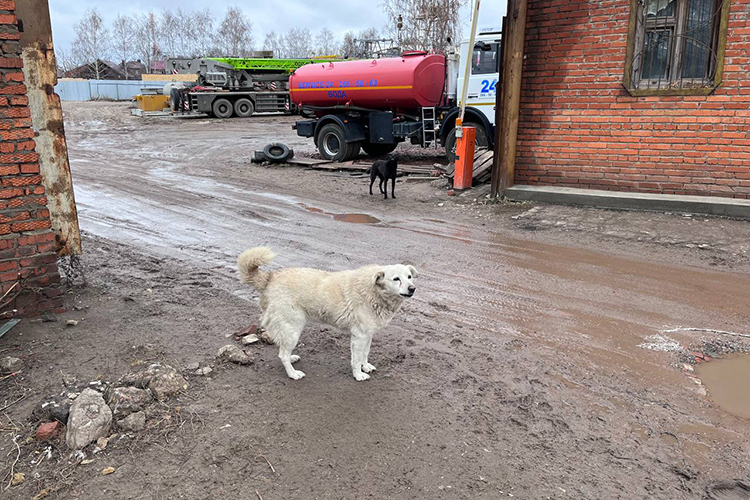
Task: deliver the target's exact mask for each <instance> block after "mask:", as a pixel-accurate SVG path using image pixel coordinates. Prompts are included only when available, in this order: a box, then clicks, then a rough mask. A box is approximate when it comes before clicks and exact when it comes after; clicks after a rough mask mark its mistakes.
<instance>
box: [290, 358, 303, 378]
mask: <svg viewBox="0 0 750 500" xmlns="http://www.w3.org/2000/svg"><path fill="white" fill-rule="evenodd" d="M297 361H299V356H297V355H296V354H292V359H291V362H292V363H296V362H297ZM302 376H303V377H304V374H303V375H302Z"/></svg>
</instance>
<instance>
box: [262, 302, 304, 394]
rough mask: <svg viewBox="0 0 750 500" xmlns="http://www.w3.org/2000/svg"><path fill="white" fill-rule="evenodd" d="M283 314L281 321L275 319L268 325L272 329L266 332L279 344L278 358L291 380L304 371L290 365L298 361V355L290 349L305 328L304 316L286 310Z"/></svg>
mask: <svg viewBox="0 0 750 500" xmlns="http://www.w3.org/2000/svg"><path fill="white" fill-rule="evenodd" d="M285 316H286V317H285V318H284V319H283V321H282V320H277V321H275V322H274V323H273V325H269V326H271V327H272V329H273V331H269V332H268V333H269V334H270V335H271V338H272V339H274V341H275V342H276V343H277V344H278V345H279V359H280V360H281V364H282V365H284V370H286V374H287V375H288V376H289V378H291V379H293V380H299V379H301V378H302V377H304V376H305V373H304V372H302V371H300V370H295V369H294V367H293V366H292V363H295V362H297V361H299V356H297V355H296V354H292V351H293V350H294V348H295V347H297V342H298V341H299V336H300V334H301V333H302V330H303V329H304V328H305V317H304V315H303V314H300V315H293V314H291V311H287V312H286V314H285ZM293 316H298V317H293Z"/></svg>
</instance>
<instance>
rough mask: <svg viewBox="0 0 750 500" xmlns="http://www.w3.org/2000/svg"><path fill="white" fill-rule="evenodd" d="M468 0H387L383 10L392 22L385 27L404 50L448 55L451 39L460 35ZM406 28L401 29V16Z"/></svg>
mask: <svg viewBox="0 0 750 500" xmlns="http://www.w3.org/2000/svg"><path fill="white" fill-rule="evenodd" d="M465 3H466V0H383V3H382V4H381V6H382V8H383V11H384V12H385V14H386V15H387V16H388V18H389V20H390V22H389V23H388V24H387V25H386V26H385V32H386V33H387V35H388V36H390V37H391V38H393V39H395V40H397V41H398V43H399V44H400V45H401V47H402V48H404V49H411V50H426V51H430V52H438V53H444V52H445V51H446V50H447V49H448V47H449V43H448V39H449V38H450V39H453V40H457V39H458V35H459V34H460V28H461V22H460V10H461V7H462V6H463V5H464V4H465ZM399 16H401V17H402V22H403V28H402V29H401V30H399V29H398V27H397V23H398V17H399Z"/></svg>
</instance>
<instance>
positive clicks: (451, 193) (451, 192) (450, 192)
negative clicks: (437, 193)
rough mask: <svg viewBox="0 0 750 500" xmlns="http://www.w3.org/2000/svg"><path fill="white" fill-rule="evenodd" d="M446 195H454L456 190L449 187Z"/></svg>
mask: <svg viewBox="0 0 750 500" xmlns="http://www.w3.org/2000/svg"><path fill="white" fill-rule="evenodd" d="M448 196H456V192H455V191H454V190H452V189H451V190H449V191H448Z"/></svg>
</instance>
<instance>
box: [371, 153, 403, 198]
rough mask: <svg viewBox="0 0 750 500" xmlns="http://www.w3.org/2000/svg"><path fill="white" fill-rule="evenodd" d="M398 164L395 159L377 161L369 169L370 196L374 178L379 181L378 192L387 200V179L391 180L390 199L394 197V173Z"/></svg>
mask: <svg viewBox="0 0 750 500" xmlns="http://www.w3.org/2000/svg"><path fill="white" fill-rule="evenodd" d="M397 170H398V162H397V161H396V160H395V159H388V160H377V161H376V162H375V163H373V164H372V167H371V168H370V194H372V185H373V184H375V177H378V178H379V179H380V192H381V193H383V194H384V195H385V199H386V200H387V199H388V179H391V198H395V197H396V171H397Z"/></svg>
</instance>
